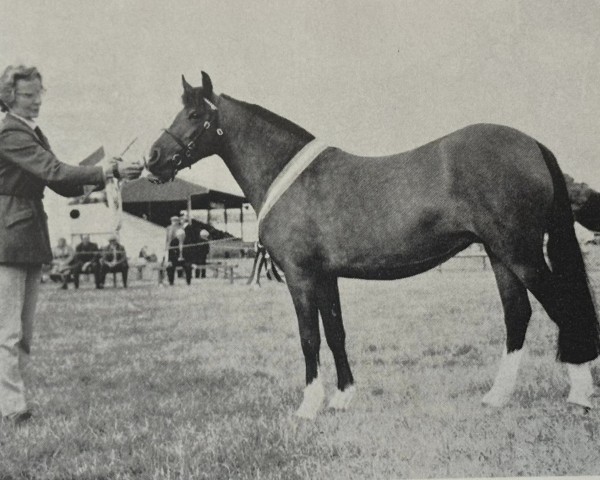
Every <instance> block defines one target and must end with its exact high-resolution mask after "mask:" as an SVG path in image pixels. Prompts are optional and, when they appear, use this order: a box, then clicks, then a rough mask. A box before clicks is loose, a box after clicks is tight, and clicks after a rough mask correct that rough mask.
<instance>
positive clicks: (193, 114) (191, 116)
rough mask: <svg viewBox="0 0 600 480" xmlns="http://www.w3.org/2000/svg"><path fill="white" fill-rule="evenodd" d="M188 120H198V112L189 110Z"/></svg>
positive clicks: (199, 116)
mask: <svg viewBox="0 0 600 480" xmlns="http://www.w3.org/2000/svg"><path fill="white" fill-rule="evenodd" d="M188 118H189V119H190V120H200V118H201V115H200V113H199V112H191V113H190V114H189V116H188Z"/></svg>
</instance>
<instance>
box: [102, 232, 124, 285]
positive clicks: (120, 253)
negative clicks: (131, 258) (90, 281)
mask: <svg viewBox="0 0 600 480" xmlns="http://www.w3.org/2000/svg"><path fill="white" fill-rule="evenodd" d="M116 272H121V275H122V277H123V287H125V288H127V273H128V272H129V264H128V263H127V252H126V251H125V247H124V246H123V245H121V244H120V243H119V241H118V239H117V236H116V235H111V236H110V238H109V239H108V245H107V246H106V247H104V248H103V249H102V250H101V251H100V283H99V287H98V288H104V280H105V279H106V274H107V273H116Z"/></svg>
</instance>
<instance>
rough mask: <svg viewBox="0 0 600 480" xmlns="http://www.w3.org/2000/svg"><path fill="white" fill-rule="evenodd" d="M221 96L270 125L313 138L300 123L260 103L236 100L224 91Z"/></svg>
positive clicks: (309, 138)
mask: <svg viewBox="0 0 600 480" xmlns="http://www.w3.org/2000/svg"><path fill="white" fill-rule="evenodd" d="M221 97H223V98H226V99H227V100H230V101H232V102H235V103H237V104H238V105H241V106H242V107H244V108H245V109H246V110H249V111H250V112H251V113H252V114H253V115H256V116H257V117H260V118H261V119H263V120H264V121H265V122H267V123H270V124H271V125H274V126H276V127H279V128H281V129H283V130H285V131H287V132H289V133H291V134H292V135H294V136H297V137H300V138H302V139H305V140H312V139H314V138H315V137H314V135H313V134H312V133H310V132H308V131H307V130H305V129H304V128H302V127H301V126H300V125H298V124H296V123H294V122H292V121H291V120H288V119H287V118H284V117H282V116H280V115H277V114H276V113H273V112H271V111H270V110H267V109H266V108H264V107H261V106H260V105H254V104H252V103H247V102H243V101H241V100H236V99H235V98H232V97H230V96H229V95H225V94H224V93H222V94H221Z"/></svg>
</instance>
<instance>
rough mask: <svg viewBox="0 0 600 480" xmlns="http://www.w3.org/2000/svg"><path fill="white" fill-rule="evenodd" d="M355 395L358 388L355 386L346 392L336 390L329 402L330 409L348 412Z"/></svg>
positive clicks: (351, 386)
mask: <svg viewBox="0 0 600 480" xmlns="http://www.w3.org/2000/svg"><path fill="white" fill-rule="evenodd" d="M355 393H356V387H355V386H354V385H350V386H349V387H347V388H346V390H336V392H335V393H334V394H333V397H331V400H330V401H329V408H332V409H333V410H348V407H349V406H350V402H351V401H352V398H353V397H354V394H355Z"/></svg>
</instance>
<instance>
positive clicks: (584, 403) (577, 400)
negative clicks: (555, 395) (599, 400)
mask: <svg viewBox="0 0 600 480" xmlns="http://www.w3.org/2000/svg"><path fill="white" fill-rule="evenodd" d="M567 403H571V404H573V405H579V406H580V407H583V409H584V411H586V413H587V411H589V410H590V409H591V408H592V402H591V401H590V397H589V396H588V395H586V394H583V393H578V392H571V393H570V394H569V398H567Z"/></svg>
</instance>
